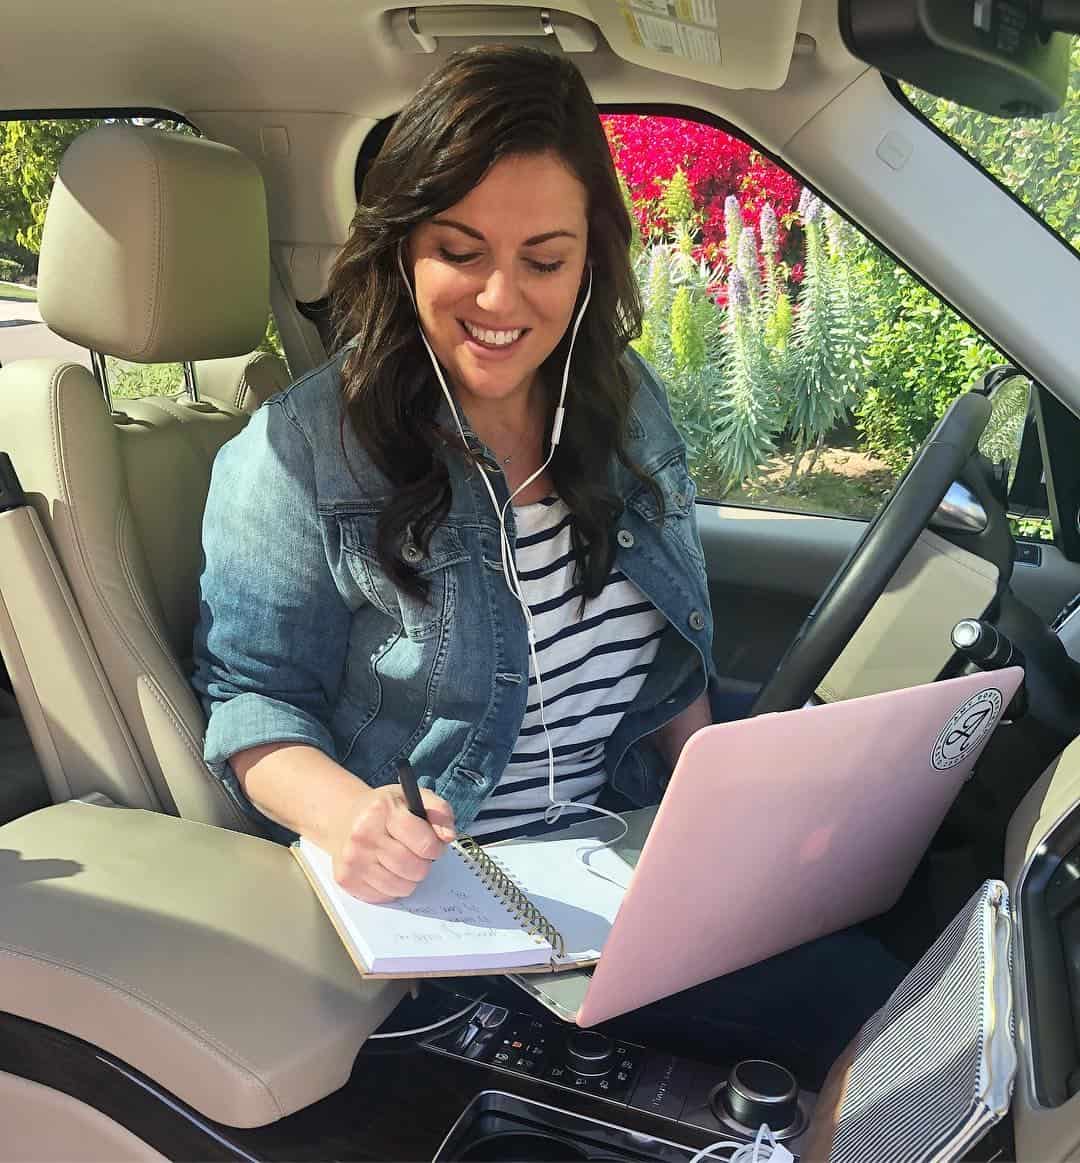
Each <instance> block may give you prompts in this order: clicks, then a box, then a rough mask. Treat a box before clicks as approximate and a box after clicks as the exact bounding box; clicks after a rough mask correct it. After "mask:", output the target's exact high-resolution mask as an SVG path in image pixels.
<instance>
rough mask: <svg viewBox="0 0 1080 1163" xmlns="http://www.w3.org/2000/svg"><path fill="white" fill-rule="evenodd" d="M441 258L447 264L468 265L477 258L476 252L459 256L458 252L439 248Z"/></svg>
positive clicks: (443, 247) (442, 247)
mask: <svg viewBox="0 0 1080 1163" xmlns="http://www.w3.org/2000/svg"><path fill="white" fill-rule="evenodd" d="M439 256H440V258H443V259H445V260H446V262H454V263H466V262H471V261H472V260H473V259H474V258H476V254H475V252H470V253H469V254H458V253H457V252H456V251H452V250H447V249H446V247H445V246H440V247H439Z"/></svg>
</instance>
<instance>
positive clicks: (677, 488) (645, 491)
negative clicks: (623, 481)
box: [626, 452, 704, 564]
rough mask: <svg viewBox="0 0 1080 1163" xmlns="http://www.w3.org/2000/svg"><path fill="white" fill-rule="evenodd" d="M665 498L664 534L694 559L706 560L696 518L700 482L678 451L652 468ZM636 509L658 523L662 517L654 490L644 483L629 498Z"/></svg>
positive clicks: (643, 515)
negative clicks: (702, 551) (656, 467)
mask: <svg viewBox="0 0 1080 1163" xmlns="http://www.w3.org/2000/svg"><path fill="white" fill-rule="evenodd" d="M653 479H654V480H655V481H656V483H657V485H658V486H659V488H660V494H661V496H662V498H663V502H664V535H665V536H666V537H671V538H673V539H674V540H675V541H676V542H677V543H678V544H679V545H680V546H681V547H682V548H683V549H684V550H685V551H686V552H687V553H688V554H689V555H690V556H691V557H692V558H693V559H694V561H696V562H698V563H699V564H704V557H703V556H702V554H701V549H700V543H699V541H698V536H697V529H696V527H695V522H694V502H695V500H696V498H697V486H696V485H695V484H694V478H693V477H692V476H691V475H690V473H689V471H688V469H687V467H686V460H685V458H684V457H683V455H682V454H681V453H678V452H677V453H676V454H675V455H674V456H672V457H671V458H670V460H668V461H667V462H666V463H665V464H662V465H661V466H660V467H659V468H658V469H656V470H655V471H654V472H653ZM626 503H627V505H628V506H629V507H630V508H631V509H633V510H634V512H636V513H638V514H640V516H642V517H644V518H645V520H646V521H649V522H651V523H653V524H655V523H656V522H657V521H658V520H659V518H660V512H659V510H658V509H657V507H656V498H655V497H654V496H653V494H652V490H651V489H649V488H647V487H646V486H645V485H642V486H641V488H639V489H638V490H636V491H635V492H634V494H633V495H632V496H631V497H630V498H629V499H628V501H627V502H626Z"/></svg>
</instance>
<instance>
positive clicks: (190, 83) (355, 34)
mask: <svg viewBox="0 0 1080 1163" xmlns="http://www.w3.org/2000/svg"><path fill="white" fill-rule="evenodd" d="M427 6H428V7H440V8H450V9H453V8H457V9H460V8H461V5H451V4H448V3H446V0H427ZM394 7H402V6H394V5H389V4H386V3H370V2H365V0H349V2H345V0H304V2H303V3H296V2H295V0H293V2H285V0H232V2H230V3H224V4H223V3H221V2H220V0H188V3H186V4H182V5H167V4H164V3H161V2H160V0H157V2H155V0H151V2H150V3H147V2H146V0H109V3H107V4H102V3H98V4H88V3H86V2H85V0H67V2H65V0H35V2H34V3H30V4H10V5H6V6H5V8H6V11H5V13H4V27H3V30H4V41H5V44H6V45H7V46H8V51H7V52H6V53H5V54H4V63H3V67H2V69H0V108H3V109H16V110H17V109H59V108H76V107H101V108H110V107H111V108H159V109H170V110H174V111H177V112H182V113H185V114H188V115H190V116H191V117H192V119H193V120H195V121H197V120H198V118H197V114H198V113H199V112H200V111H243V110H292V111H297V112H320V113H326V112H333V113H356V114H362V115H364V116H367V117H373V118H378V117H381V116H384V115H385V114H387V113H390V112H392V111H394V110H395V109H397V108H399V107H400V106H401V104H402V102H403V101H404V100H405V99H406V98H407V97H408V95H409V94H411V93H412V92H413V91H414V90H415V88H416V86H417V84H418V83H419V81H420V80H421V79H422V78H423V77H424V76H425V75H426V74H427V73H428V72H429V71H430V70H431V69H432V68H433V67H434V66H435V64H436V63H437V62H438V61H439V60H441V59H442V58H443V56H444V55H445V53H446V51H448V50H451V49H453V48H456V47H459V46H460V45H461V44H464V43H466V41H465V40H463V39H457V38H453V39H444V40H441V41H440V43H439V48H438V50H437V52H436V53H434V54H432V55H425V54H420V55H414V54H410V53H407V52H405V51H402V49H401V48H400V47H399V46H398V44H397V43H396V42H395V40H394V38H393V37H392V35H391V33H390V29H389V20H388V12H389V11H391V10H392V9H393V8H394ZM497 7H500V8H503V9H506V8H517V9H533V10H536V11H537V12H538V11H539V9H540V8H541V7H546V6H541V5H537V4H528V3H525V2H524V0H501V2H500V4H499V5H498V6H497ZM718 8H719V10H720V12H721V17H720V19H721V20H722V21H723V20H727V19H729V17H728V15H727V14H725V13H724V9H725V8H730V9H733V10H736V12H737V18H736V19H735V20H734V23H733V25H732V26H731V28H730V29H728V28H726V27H722V29H721V39H722V40H723V54H724V61H725V66H724V67H723V68H720V69H708V68H705V69H701V70H700V75H711V74H712V73H717V74H718V75H720V76H721V78H722V79H723V78H724V77H727V78H728V79H734V80H736V81H745V80H754V81H755V82H757V81H759V80H764V81H766V82H767V83H769V86H770V88H769V89H768V90H763V89H761V88H757V89H753V90H751V89H742V90H736V89H730V88H723V87H722V86H718V85H716V84H702V83H701V82H700V81H694V80H692V79H690V78H687V77H678V76H672V75H670V74H668V73H665V72H659V71H656V70H654V69H651V68H644V67H642V66H641V65H640V64H634V63H631V62H630V61H629V60H626V59H624V57H621V56H619V55H618V54H617V53H616V52H615V51H613V50H612V48H611V47H609V45H616V46H617V47H618V48H619V50H620V51H621V52H623V53H624V54H627V55H629V54H631V53H633V51H634V49H633V45H632V43H631V42H630V40H629V37H628V35H627V30H626V24H625V17H624V15H623V12H622V9H621V8H620V6H619V4H618V2H617V0H563V2H562V3H561V4H560V5H559V9H560V10H562V11H565V12H567V13H570V14H573V15H576V16H578V17H583V18H585V19H587V20H590V21H592V22H594V23H595V24H596V25H597V26H598V28H599V29H600V31H601V34H602V35H601V38H600V41H599V43H598V46H597V49H596V51H594V52H591V53H576V54H574V60H575V61H576V62H577V63H578V64H579V66H580V67H581V69H582V71H583V72H584V73H585V74H586V77H587V78H588V80H589V82H590V84H591V85H592V87H593V91H594V93H595V94H596V97H597V99H598V100H599V101H601V102H619V101H635V102H640V101H663V102H669V103H684V104H691V105H697V106H699V107H703V108H708V109H710V110H712V111H714V112H717V113H721V114H723V115H725V116H727V117H729V118H731V119H732V120H734V121H736V122H739V123H743V124H745V125H746V128H747V129H750V130H752V131H753V132H755V134H757V135H759V136H761V137H762V138H764V139H765V140H766V143H767V144H770V145H774V146H779V145H781V144H782V143H783V141H784V140H785V138H786V137H787V136H790V135H791V134H792V133H793V132H794V131H795V130H796V129H797V128H798V127H799V125H801V124H803V123H804V122H805V121H806V120H807V119H808V118H809V117H810V116H812V115H813V114H814V112H816V111H817V110H818V109H820V108H821V107H822V106H823V105H824V104H825V103H826V102H827V101H828V100H829V99H830V98H831V97H832V96H834V95H835V94H836V93H837V92H838V91H839V90H840V89H842V88H843V87H844V86H845V85H847V84H849V83H850V82H851V81H852V80H853V79H854V77H855V76H856V75H857V74H858V73H859V72H861V71H862V70H863V68H864V66H862V65H860V64H859V63H857V62H856V61H854V59H853V58H852V57H851V56H850V55H849V54H848V53H847V51H846V49H845V48H844V46H843V44H842V42H841V40H840V36H839V31H838V28H837V24H836V0H805V2H804V3H803V4H802V5H801V9H800V6H799V0H760V2H757V3H754V4H750V3H739V4H734V5H727V4H720V5H718ZM778 8H790V9H792V11H793V15H794V14H795V13H797V20H796V19H794V18H793V19H792V20H791V22H790V24H791V26H792V27H791V28H790V30H784V31H783V32H782V35H781V36H780V37H779V39H778V38H777V35H776V33H775V32H774V29H776V28H778V27H779V25H780V24H781V23H783V22H780V21H778V20H777V9H778ZM796 23H797V30H798V32H799V33H800V34H801V36H800V38H799V44H798V51H797V52H796V53H795V55H794V59H792V49H793V47H794V45H793V43H792V42H793V40H794V36H793V33H794V31H795V28H794V26H795V25H796ZM470 39H471V40H472V41H475V40H477V39H480V38H478V37H477V36H473V37H471V38H470ZM543 39H546V38H538V42H539V43H543ZM12 49H14V50H15V51H12ZM640 55H641V59H648V57H647V54H640ZM743 58H745V59H753V60H755V61H759V62H761V64H760V65H759V66H758V67H756V68H739V67H737V66H738V63H739V61H740V59H743ZM727 62H732V66H731V67H730V68H729V67H727V64H726V63H727ZM653 63H658V64H659V63H663V62H662V58H659V56H658V55H654V57H653ZM788 63H790V65H791V67H790V69H788V68H787V67H786V66H787V65H788ZM778 66H779V67H778ZM688 71H689V72H691V73H692V72H694V71H695V69H694V68H693V67H690V68H689V69H688ZM785 73H786V77H785ZM777 77H779V78H781V79H782V80H783V83H782V85H781V86H780V88H779V89H776V88H775V85H774V82H775V81H776V79H777Z"/></svg>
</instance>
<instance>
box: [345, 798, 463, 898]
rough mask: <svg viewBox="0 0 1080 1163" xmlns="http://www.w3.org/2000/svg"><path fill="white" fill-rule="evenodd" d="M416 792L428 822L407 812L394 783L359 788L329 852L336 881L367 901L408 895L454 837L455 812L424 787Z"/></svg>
mask: <svg viewBox="0 0 1080 1163" xmlns="http://www.w3.org/2000/svg"><path fill="white" fill-rule="evenodd" d="M420 795H421V797H422V798H423V801H424V810H425V811H426V812H427V816H428V819H427V821H424V820H421V819H420V818H419V817H418V816H414V815H413V814H412V812H410V811H409V805H408V804H407V803H406V801H405V796H404V793H403V792H402V790H401V788H400V787H399V786H398V785H397V784H388V785H386V786H385V787H377V788H371V787H366V786H365V787H363V789H362V791H360V793H359V794H358V796H357V798H356V801H355V807H354V810H353V811H352V812H351V813H346V818H345V819H343V820H342V821H341V823H342V826H341V828H340V830H339V831H338V834H337V835H335V836H334V837H333V843H332V844H331V846H330V854H331V856H332V857H333V861H334V879H335V880H336V881H337V883H338V884H339V885H341V887H342V888H343V889H345V891H346V892H348V893H351V894H352V895H353V896H355V897H358V898H359V899H360V900H362V901H368V902H369V903H371V904H384V903H385V902H387V901H392V900H400V899H401V898H402V897H407V896H408V895H409V894H410V893H411V892H412V891H413V889H415V888H416V886H417V885H418V884H419V883H420V882H421V881H422V880H423V879H424V877H425V876H427V874H428V872H429V871H430V869H431V865H432V863H433V862H434V861H436V860H437V859H438V858H439V857H440V856H441V855H442V853H443V851H444V850H445V849H446V845H447V844H448V843H450V841H451V840H453V839H454V837H455V835H456V833H455V831H454V811H453V809H452V808H451V807H450V805H449V804H448V803H447V802H446V800H444V799H443V798H442V797H441V796H438V795H436V794H435V793H434V792H433V791H430V790H429V789H428V788H421V789H420Z"/></svg>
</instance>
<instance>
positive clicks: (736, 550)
mask: <svg viewBox="0 0 1080 1163" xmlns="http://www.w3.org/2000/svg"><path fill="white" fill-rule="evenodd" d="M698 528H699V531H700V533H701V542H702V546H703V548H704V550H705V561H706V567H707V569H708V574H709V595H710V597H711V599H712V608H713V624H714V627H715V629H714V636H713V654H714V657H715V658H716V663H717V669H718V670H719V672H720V674H721V675H724V676H726V677H728V678H731V679H736V680H740V681H742V682H747V683H752V684H754V685H760V684H761V683H762V682H764V681H765V679H766V678H768V676H769V674H770V673H771V672H772V669H773V667H774V666H775V665H776V663H777V662H778V661H779V660H780V657H781V655H782V654H783V652H784V650H785V649H786V648H787V646H788V644H789V643H790V642H791V639H792V638H793V637H794V636H795V633H796V631H797V630H798V629H799V627H800V626H801V625H802V623H803V620H804V619H805V617H806V615H807V614H808V613H809V612H810V610H811V608H812V607H813V605H814V602H816V601H817V599H818V598H819V597H820V595H821V593H822V592H823V591H824V589H825V587H826V585H828V583H829V580H830V579H831V578H832V576H833V575H834V574H835V573H836V571H837V570H838V569H839V568H840V566H841V564H843V561H844V559H845V558H846V557H847V555H848V554H849V553H850V552H851V550H852V549H853V548H854V546H855V543H856V542H857V541H858V539H859V537H860V536H861V534H862V531H863V529H864V528H865V525H864V523H863V522H862V521H853V520H847V519H844V518H839V517H819V516H812V515H806V514H801V513H781V512H777V511H775V510H766V509H752V508H747V507H742V506H737V505H717V504H708V503H705V504H699V505H698Z"/></svg>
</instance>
